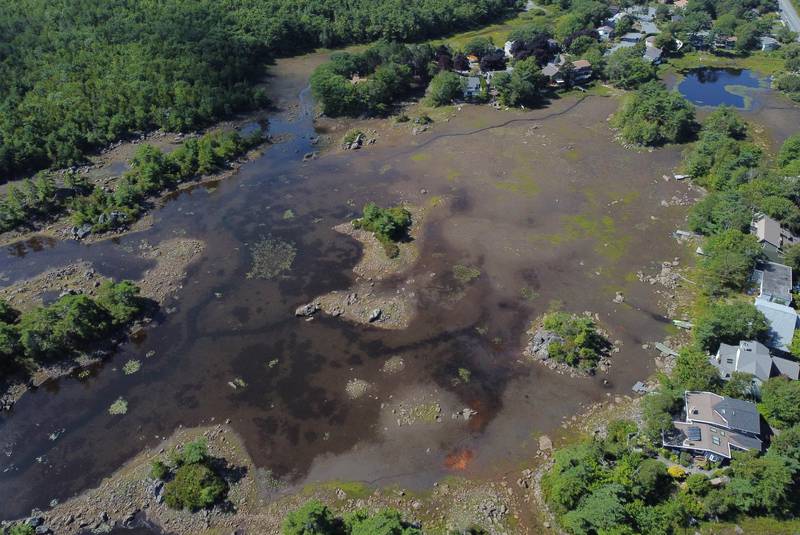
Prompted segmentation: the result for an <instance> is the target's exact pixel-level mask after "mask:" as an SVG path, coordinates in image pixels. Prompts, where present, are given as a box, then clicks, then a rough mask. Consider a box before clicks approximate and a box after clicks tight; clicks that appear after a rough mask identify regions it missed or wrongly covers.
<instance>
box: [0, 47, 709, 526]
mask: <svg viewBox="0 0 800 535" xmlns="http://www.w3.org/2000/svg"><path fill="white" fill-rule="evenodd" d="M322 57H323V56H322V55H315V56H308V57H304V58H295V59H291V60H285V61H282V62H280V63H279V64H278V65H277V66H276V68H275V69H274V71H273V73H274V78H273V81H272V83H273V84H274V85H276V87H277V89H278V91H276V93H278V94H284V95H289V96H291V97H292V98H289V97H287V98H286V100H285V101H283V102H279V103H278V107H279V111H278V112H277V113H276V114H275V116H274V117H272V118H271V121H270V129H271V132H270V133H271V134H272V135H273V136H275V137H280V138H281V139H283V140H284V141H283V142H282V143H278V144H276V145H274V146H273V147H271V148H270V149H269V150H267V151H266V152H265V154H264V155H263V156H262V157H260V158H259V159H257V160H255V161H252V162H249V163H247V164H245V165H243V166H242V167H241V169H240V172H239V173H238V175H236V176H234V177H233V178H231V179H228V180H225V181H222V182H220V183H219V184H216V185H213V186H210V185H207V187H203V188H198V189H195V190H192V191H188V192H184V193H181V194H180V195H178V196H176V197H175V198H174V199H173V200H172V201H171V202H170V203H168V204H167V205H166V206H165V207H164V208H163V209H161V210H159V211H157V212H155V213H154V224H153V227H152V229H150V230H146V231H143V232H141V233H137V234H131V235H128V236H124V237H121V238H120V239H118V240H115V241H106V242H100V243H95V244H92V245H80V244H75V243H71V242H70V243H62V242H48V243H46V244H44V245H43V244H38V243H37V244H30V247H28V246H17V247H12V248H8V249H7V250H6V251H5V253H4V256H3V257H2V260H0V261H1V262H2V266H0V272H2V273H3V274H4V277H5V280H7V281H8V282H13V281H19V280H21V279H26V278H31V277H35V276H36V275H38V274H40V273H42V272H45V271H47V270H49V269H53V268H56V267H58V266H63V265H69V264H73V263H76V262H78V261H83V262H88V263H91V264H92V265H93V266H94V268H95V269H96V270H97V271H98V272H99V273H100V274H102V275H104V276H111V277H123V276H124V277H129V278H138V277H139V276H141V275H142V273H143V272H144V271H145V270H147V269H150V268H152V265H153V262H148V261H147V260H136V261H133V260H131V259H137V258H138V259H141V255H138V254H137V248H138V247H139V245H140V244H141V243H142V241H143V240H144V241H146V242H147V243H151V244H158V243H161V242H164V241H166V240H169V239H174V238H176V237H181V238H189V239H194V240H199V241H202V242H204V243H205V248H204V250H203V252H202V254H200V255H199V257H198V258H197V259H195V260H194V262H193V264H192V265H191V266H190V267H189V269H188V272H187V276H186V279H185V281H184V282H183V285H182V288H176V292H175V295H174V298H172V299H170V300H167V301H166V302H165V305H164V307H163V314H162V316H161V317H159V318H157V319H156V321H154V323H153V325H151V326H150V327H149V328H148V329H146V330H144V331H143V332H142V333H140V335H139V336H138V337H137V338H136V339H135V340H134V341H132V342H131V343H129V344H127V345H125V346H123V348H122V350H121V351H120V353H119V354H118V355H116V356H115V357H113V359H112V360H110V361H107V362H106V363H105V364H104V365H102V366H99V367H97V368H95V369H92V370H91V373H89V374H85V373H84V374H81V375H80V376H74V377H68V378H64V379H61V380H58V381H54V382H50V383H46V385H45V386H44V387H42V388H40V389H38V390H36V391H33V392H30V393H28V394H26V395H25V396H24V397H23V398H22V399H21V400H20V401H19V402H18V403H17V404H16V405H15V407H14V408H13V409H12V410H11V411H9V412H6V413H3V414H2V415H0V440H1V441H2V445H3V451H4V455H3V456H2V458H1V459H0V517H3V518H13V517H17V516H21V515H24V514H27V513H28V512H29V511H30V509H31V508H32V507H47V506H48V504H49V503H50V502H51V500H53V499H57V500H63V499H65V498H67V497H69V496H71V495H73V494H75V493H78V492H80V491H82V490H84V489H87V488H90V487H93V486H96V485H97V484H98V483H99V482H100V480H101V479H102V478H103V477H105V476H107V475H109V474H110V473H111V472H112V471H113V470H115V469H116V468H118V467H119V466H121V465H122V464H123V463H125V461H126V460H128V459H130V458H132V457H134V456H135V455H136V454H137V453H138V452H140V451H141V450H143V449H144V448H146V447H148V446H153V445H155V444H158V443H159V442H160V440H161V438H162V437H166V436H170V435H171V434H172V433H173V431H174V430H175V429H176V428H178V427H180V426H183V427H195V426H199V425H207V424H215V423H218V422H222V421H228V420H229V421H230V426H231V427H232V428H233V429H235V430H236V431H237V432H238V434H239V435H240V436H241V437H242V438H243V441H244V444H245V446H246V448H247V450H248V452H249V453H250V455H251V456H252V457H253V461H254V463H255V465H256V466H258V467H259V468H260V469H265V470H269V471H270V473H271V475H272V477H273V478H276V480H277V481H278V482H279V483H278V487H279V488H282V489H289V490H290V489H292V488H296V486H297V485H302V484H304V483H307V482H314V481H328V480H357V481H361V482H364V483H367V484H369V485H400V486H403V487H407V488H413V489H425V488H430V486H431V485H432V484H433V483H434V482H436V481H438V480H440V479H441V478H443V477H445V476H447V475H449V474H453V473H459V474H467V475H471V476H476V477H478V476H485V475H491V474H495V473H499V472H502V471H503V470H506V469H509V468H511V467H515V466H516V463H517V462H518V461H519V460H520V459H523V458H524V457H525V456H528V455H530V454H531V453H533V452H535V451H536V448H537V446H538V444H539V441H538V437H539V435H541V434H552V433H554V432H556V431H557V430H558V428H559V426H560V424H561V423H562V422H563V421H564V419H565V418H569V417H570V416H572V415H574V414H576V413H578V412H580V411H581V409H582V408H583V407H585V406H586V405H588V404H591V403H593V402H596V401H599V400H604V399H607V395H613V394H615V393H628V391H629V390H630V387H631V385H632V384H633V383H634V382H635V381H636V380H639V379H642V378H644V377H646V376H647V375H648V374H649V373H650V372H651V371H652V369H653V358H652V357H653V355H652V353H649V352H648V351H646V350H644V349H643V348H642V346H643V345H644V344H651V343H652V342H656V341H660V340H662V339H663V338H664V337H665V336H666V335H667V334H668V332H667V328H666V325H667V322H666V321H665V319H664V318H663V317H661V316H660V314H659V307H658V304H657V303H658V302H659V301H660V300H662V299H663V298H664V297H665V296H660V295H658V294H657V293H656V292H657V288H656V287H654V286H650V285H646V284H643V283H642V282H640V280H639V277H638V276H637V272H638V271H643V272H645V273H655V272H657V271H658V269H659V268H660V265H661V262H662V261H664V260H669V261H674V260H675V259H676V258H677V261H678V262H683V261H684V259H682V258H678V257H680V256H681V254H683V253H684V250H683V248H682V247H680V246H679V245H678V244H677V243H676V242H675V241H674V240H672V239H671V237H670V236H671V233H672V231H673V230H674V229H675V228H676V227H678V226H680V223H681V222H682V220H683V217H684V215H685V205H686V204H687V203H688V202H690V200H691V199H692V198H693V197H694V193H693V192H691V191H690V190H689V189H688V186H687V185H685V184H682V183H678V182H675V181H674V180H667V179H666V178H665V177H670V176H671V175H672V171H673V169H674V167H675V166H676V165H677V164H678V162H679V156H680V155H679V152H678V150H677V149H671V148H667V149H663V150H659V151H656V152H653V153H636V152H632V151H628V150H626V149H624V148H623V147H622V146H621V145H620V144H618V143H616V142H615V141H614V139H613V133H612V132H611V131H610V130H609V129H608V127H607V125H606V119H607V117H608V116H609V115H610V114H611V113H612V112H613V111H614V110H615V109H616V106H617V103H618V101H617V100H616V99H613V98H602V97H597V96H588V97H585V98H578V97H565V98H564V99H563V100H558V101H555V102H552V103H551V104H550V105H549V106H548V107H547V108H545V109H541V110H534V111H528V112H513V111H509V112H500V111H497V110H494V109H491V108H489V107H477V106H465V107H463V108H461V109H453V110H452V113H451V114H450V118H449V119H448V120H441V121H438V122H437V123H436V124H434V126H433V128H432V129H431V130H430V131H429V132H426V133H424V134H421V135H417V136H414V135H411V132H410V128H409V127H406V126H405V125H401V126H390V125H388V124H384V125H383V127H384V130H383V131H382V132H383V133H384V135H382V136H381V137H379V139H378V142H377V143H376V144H375V145H372V146H369V147H368V148H365V149H363V150H361V151H358V152H338V151H334V152H333V153H331V154H328V155H324V156H322V157H320V158H316V159H309V160H308V161H303V156H304V155H305V154H306V153H308V152H312V151H314V150H315V145H314V141H315V139H316V137H317V136H318V135H319V134H320V133H323V134H325V133H326V132H318V131H316V130H315V128H314V121H313V116H314V113H313V103H312V102H311V101H310V99H309V96H308V91H307V89H304V87H305V84H306V80H307V77H308V74H309V72H310V70H311V68H313V66H314V65H315V64H317V63H319V61H321V59H322ZM297 95H299V104H298V101H297V100H296V99H295V98H294V97H296V96H297ZM326 128H331V126H330V124H328V125H327V126H326ZM327 133H328V134H330V136H331V137H335V136H338V135H343V134H344V132H343V131H336V130H333V131H328V132H327ZM370 201H374V202H377V203H378V204H380V205H383V206H387V205H393V204H397V203H407V204H409V205H411V206H416V207H424V209H425V218H424V223H423V224H422V225H420V228H419V229H417V230H416V231H415V232H416V234H415V239H414V241H413V242H412V243H410V244H408V245H409V246H410V247H415V248H416V250H417V253H416V261H415V262H413V263H410V264H409V265H408V267H406V268H404V269H402V270H399V271H398V272H396V273H392V274H389V275H388V276H385V277H368V276H367V277H361V276H360V275H359V274H357V273H354V271H353V268H354V267H355V266H356V265H357V263H358V261H359V258H360V255H361V247H360V245H359V243H358V242H357V241H355V240H353V239H352V238H350V237H348V236H345V235H343V234H341V233H339V232H337V231H336V230H334V228H333V227H335V226H336V225H339V224H341V223H345V222H347V221H349V220H350V219H352V218H353V217H356V216H357V215H358V213H359V212H360V209H361V207H362V206H363V205H364V204H365V203H367V202H370ZM34 245H35V246H34ZM20 251H23V252H24V253H25V254H24V255H23V254H20ZM265 254H266V256H264V255H265ZM270 255H271V256H270ZM276 255H277V256H276ZM248 274H249V276H248ZM370 279H372V280H370ZM354 287H358V288H359V291H358V293H359V294H361V295H363V296H369V295H393V296H398V297H397V298H398V299H402V300H404V302H408V303H413V311H412V312H413V313H412V314H411V315H410V317H409V320H408V321H409V324H408V328H405V329H381V328H378V327H377V326H374V325H368V324H367V325H365V324H361V323H358V322H351V321H348V320H347V318H340V317H334V316H331V315H326V314H316V315H314V316H313V317H312V318H311V319H307V318H297V317H295V313H294V312H295V309H296V308H297V307H298V306H301V305H303V304H305V303H309V302H310V301H312V300H313V299H315V298H316V297H318V296H322V295H326V294H328V293H329V292H332V291H333V290H338V291H347V289H350V288H354ZM617 292H621V293H622V294H623V295H624V296H625V298H624V301H620V300H619V299H616V300H615V296H616V295H617ZM666 297H668V296H666ZM369 306H370V307H372V306H373V305H371V304H370V305H369ZM554 307H557V308H563V309H564V310H568V311H571V312H578V313H580V312H583V311H591V312H592V313H596V314H597V317H598V318H599V320H600V321H601V323H602V324H603V326H604V328H605V329H606V330H607V331H608V332H609V334H610V336H611V338H612V340H614V341H619V344H618V347H619V348H620V351H619V352H618V353H615V354H614V355H613V356H612V361H613V365H612V366H611V368H610V371H609V372H608V373H607V374H600V375H597V376H595V377H590V378H571V377H567V376H562V375H559V374H557V373H555V372H552V371H551V370H548V369H545V368H543V367H538V366H535V365H533V364H531V363H530V362H528V361H527V360H526V359H525V358H524V357H523V352H522V349H523V345H524V343H525V336H526V335H525V332H526V330H527V329H528V327H529V326H530V322H531V321H532V320H533V319H534V318H536V317H537V316H539V315H541V314H542V313H543V312H545V311H547V310H549V309H551V308H554ZM130 360H138V361H140V363H141V368H140V369H139V370H138V371H136V372H135V373H130V374H126V373H125V372H124V371H123V366H124V364H125V363H126V362H128V361H130ZM119 398H122V399H123V400H124V401H125V402H127V412H126V413H125V414H124V415H121V414H116V415H114V414H110V413H109V407H110V405H111V404H112V403H114V402H115V401H116V400H118V399H119Z"/></svg>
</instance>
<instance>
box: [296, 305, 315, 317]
mask: <svg viewBox="0 0 800 535" xmlns="http://www.w3.org/2000/svg"><path fill="white" fill-rule="evenodd" d="M318 310H319V305H318V304H317V303H308V304H307V305H303V306H300V307H297V309H296V310H295V311H294V315H295V316H297V317H306V318H308V317H310V316H313V315H314V313H315V312H317V311H318Z"/></svg>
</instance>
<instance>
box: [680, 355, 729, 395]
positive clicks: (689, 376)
mask: <svg viewBox="0 0 800 535" xmlns="http://www.w3.org/2000/svg"><path fill="white" fill-rule="evenodd" d="M672 378H673V380H674V381H675V383H676V385H677V386H678V389H679V390H702V391H706V390H711V391H714V390H716V388H717V387H718V386H719V385H720V383H721V380H720V376H719V370H717V368H715V367H714V366H713V365H712V364H711V362H709V360H708V354H706V352H705V351H702V350H700V349H697V348H695V347H692V346H688V347H685V348H684V349H682V350H681V352H680V353H679V354H678V358H677V359H676V360H675V369H674V370H673V373H672Z"/></svg>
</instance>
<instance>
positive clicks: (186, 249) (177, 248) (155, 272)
mask: <svg viewBox="0 0 800 535" xmlns="http://www.w3.org/2000/svg"><path fill="white" fill-rule="evenodd" d="M204 248H205V244H204V243H203V242H202V241H200V240H194V239H189V238H173V239H169V240H166V241H163V242H161V243H159V244H158V245H155V246H153V245H149V244H148V243H146V242H143V243H142V245H141V246H140V250H141V253H140V255H141V256H142V257H143V258H149V259H152V260H155V261H156V265H155V267H153V268H151V269H149V270H147V271H145V272H144V274H143V275H142V278H141V279H140V280H139V281H138V284H139V287H140V288H141V289H142V295H143V296H144V297H148V298H150V299H153V300H154V301H157V302H158V303H159V304H163V303H164V301H165V300H166V298H167V297H168V296H169V295H170V294H172V293H173V292H176V291H178V290H180V289H181V281H182V280H183V279H184V278H185V277H186V269H187V268H188V267H189V264H191V263H192V261H194V259H195V258H197V257H198V256H200V254H201V253H202V252H203V249H204Z"/></svg>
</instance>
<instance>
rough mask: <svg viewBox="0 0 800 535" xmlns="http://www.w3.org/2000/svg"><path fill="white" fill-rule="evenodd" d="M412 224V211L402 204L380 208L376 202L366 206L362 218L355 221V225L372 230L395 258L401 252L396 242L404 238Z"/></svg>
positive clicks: (391, 256)
mask: <svg viewBox="0 0 800 535" xmlns="http://www.w3.org/2000/svg"><path fill="white" fill-rule="evenodd" d="M410 226H411V212H409V211H408V210H406V209H405V208H403V207H401V206H395V207H393V208H380V207H379V206H378V205H376V204H375V203H368V204H366V205H365V206H364V212H363V215H362V216H361V218H359V219H356V220H354V221H353V227H354V228H357V229H364V230H368V231H370V232H372V233H373V234H374V235H375V237H376V238H377V239H378V241H379V242H381V244H382V245H383V247H384V250H385V251H386V256H388V257H389V258H394V257H395V256H397V255H398V254H399V252H400V250H399V249H398V248H397V244H396V242H398V241H400V240H402V239H403V238H404V237H405V236H406V233H407V232H408V229H409V227H410Z"/></svg>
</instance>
